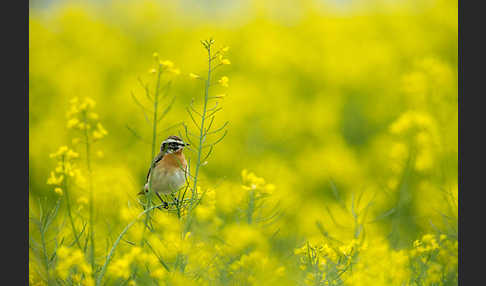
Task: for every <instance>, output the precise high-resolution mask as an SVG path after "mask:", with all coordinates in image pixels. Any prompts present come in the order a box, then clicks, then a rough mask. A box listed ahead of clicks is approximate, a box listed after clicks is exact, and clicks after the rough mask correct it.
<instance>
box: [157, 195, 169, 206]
mask: <svg viewBox="0 0 486 286" xmlns="http://www.w3.org/2000/svg"><path fill="white" fill-rule="evenodd" d="M155 194H156V195H157V197H159V199H160V201H161V202H162V204H163V205H164V209H168V208H169V204H168V203H167V202H166V201H164V200H163V199H162V197H161V196H160V195H159V193H157V192H155Z"/></svg>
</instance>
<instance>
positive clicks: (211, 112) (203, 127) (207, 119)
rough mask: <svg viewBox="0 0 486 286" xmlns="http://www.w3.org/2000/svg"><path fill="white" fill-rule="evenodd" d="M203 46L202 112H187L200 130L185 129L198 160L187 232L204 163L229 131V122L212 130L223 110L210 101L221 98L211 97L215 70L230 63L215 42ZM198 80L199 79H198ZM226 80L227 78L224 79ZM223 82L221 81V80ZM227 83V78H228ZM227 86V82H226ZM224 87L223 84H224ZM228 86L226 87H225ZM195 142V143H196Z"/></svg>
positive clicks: (188, 110)
mask: <svg viewBox="0 0 486 286" xmlns="http://www.w3.org/2000/svg"><path fill="white" fill-rule="evenodd" d="M201 43H202V44H203V46H204V48H205V49H206V51H207V60H208V66H207V67H208V71H207V78H206V80H205V82H204V99H203V107H202V111H201V112H199V111H197V110H196V109H195V108H194V107H193V106H192V104H193V103H194V101H193V103H191V105H190V106H189V108H187V112H188V113H189V115H190V118H191V120H192V123H194V125H195V127H196V128H197V129H198V130H199V132H198V134H194V133H191V132H189V131H188V128H187V126H186V125H185V124H184V129H185V133H186V134H185V135H186V136H185V137H186V138H187V141H188V142H189V143H191V144H192V145H193V146H194V145H196V146H195V149H196V152H197V158H196V162H195V171H194V175H193V176H191V178H192V180H193V183H192V188H191V198H190V199H189V202H190V203H189V207H188V219H187V220H186V227H185V230H186V231H187V230H188V228H189V226H190V224H191V220H192V212H193V210H194V208H195V207H196V206H197V204H198V203H199V201H200V199H201V198H200V197H199V194H198V190H197V188H198V183H199V175H200V171H201V167H202V166H203V165H204V164H205V163H204V162H205V161H206V159H207V158H209V156H210V155H211V154H212V151H213V148H214V146H215V145H216V144H217V143H219V142H220V141H221V140H222V139H223V138H224V137H225V136H226V133H227V130H225V127H226V125H227V124H228V122H225V123H224V124H223V125H222V126H221V127H220V128H217V129H215V130H211V128H212V126H213V122H214V119H215V114H216V113H217V112H218V111H220V110H221V109H222V108H221V107H219V106H218V102H217V101H216V103H215V105H214V106H213V107H209V106H208V105H209V101H210V100H211V99H218V98H221V97H218V96H216V97H211V96H209V92H210V90H209V89H210V87H211V76H212V73H213V72H214V70H215V69H216V68H217V67H219V66H221V65H224V64H228V63H229V61H228V60H227V59H224V60H223V59H222V54H223V52H224V50H218V51H216V52H213V44H214V40H213V39H210V40H205V41H201ZM218 54H219V63H216V64H214V63H213V62H214V60H216V59H218V57H217V55H218ZM196 78H197V77H196ZM224 78H226V77H224ZM220 81H221V80H220ZM226 81H227V78H226ZM225 84H226V82H225ZM222 85H223V84H222ZM224 86H226V85H224ZM195 115H198V116H199V118H200V122H198V121H197V120H196V119H195V118H196V117H195ZM221 131H224V133H223V135H222V136H220V137H219V138H218V139H216V140H214V141H213V142H211V143H208V142H207V139H208V136H210V135H213V134H216V133H219V132H221ZM191 137H194V138H197V139H196V140H197V144H193V141H192V140H191ZM196 140H195V141H196ZM206 148H209V151H207V152H206V151H205V149H206Z"/></svg>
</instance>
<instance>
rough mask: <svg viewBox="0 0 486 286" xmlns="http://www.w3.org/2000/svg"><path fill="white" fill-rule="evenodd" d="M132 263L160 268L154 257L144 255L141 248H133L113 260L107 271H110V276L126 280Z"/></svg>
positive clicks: (149, 254) (147, 254) (148, 254)
mask: <svg viewBox="0 0 486 286" xmlns="http://www.w3.org/2000/svg"><path fill="white" fill-rule="evenodd" d="M133 263H139V264H141V265H142V264H146V265H147V266H150V267H153V268H156V266H159V267H160V265H159V261H158V260H157V257H155V255H153V254H151V253H146V252H144V251H143V250H142V248H140V247H138V246H134V247H131V248H130V250H129V251H128V252H126V253H125V254H123V255H122V256H121V257H120V258H118V259H115V260H114V261H113V262H112V263H111V264H110V266H109V269H108V271H110V274H111V275H113V276H114V277H121V278H124V279H128V278H129V277H130V273H131V270H130V267H131V265H132V264H133ZM157 268H158V267H157Z"/></svg>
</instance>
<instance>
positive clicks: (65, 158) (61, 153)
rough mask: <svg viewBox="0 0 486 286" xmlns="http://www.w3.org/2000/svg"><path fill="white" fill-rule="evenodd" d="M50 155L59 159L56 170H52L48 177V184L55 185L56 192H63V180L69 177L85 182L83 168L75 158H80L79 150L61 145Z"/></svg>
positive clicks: (60, 193) (79, 182) (78, 181)
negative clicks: (81, 168)
mask: <svg viewBox="0 0 486 286" xmlns="http://www.w3.org/2000/svg"><path fill="white" fill-rule="evenodd" d="M49 157H50V158H53V159H56V160H57V164H56V167H55V169H54V171H51V172H50V176H49V178H48V179H47V184H48V185H54V186H55V188H54V192H56V193H57V194H59V195H62V194H63V189H62V186H63V182H64V180H65V179H66V178H68V177H71V178H74V180H75V181H76V182H77V183H78V184H82V183H83V182H84V177H83V175H82V174H81V170H80V169H79V168H77V166H76V164H75V163H74V160H75V159H77V158H79V154H78V153H77V152H75V151H73V150H71V149H69V148H68V147H67V146H61V147H59V149H58V150H57V151H56V152H54V153H52V154H50V155H49Z"/></svg>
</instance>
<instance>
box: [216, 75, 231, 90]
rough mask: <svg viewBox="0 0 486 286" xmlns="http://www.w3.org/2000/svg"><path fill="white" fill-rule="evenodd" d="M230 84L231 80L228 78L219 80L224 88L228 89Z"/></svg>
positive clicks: (223, 77) (224, 77)
mask: <svg viewBox="0 0 486 286" xmlns="http://www.w3.org/2000/svg"><path fill="white" fill-rule="evenodd" d="M228 82H229V78H228V77H227V76H222V77H221V78H220V79H219V80H218V83H219V84H220V85H221V86H223V87H228Z"/></svg>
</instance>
